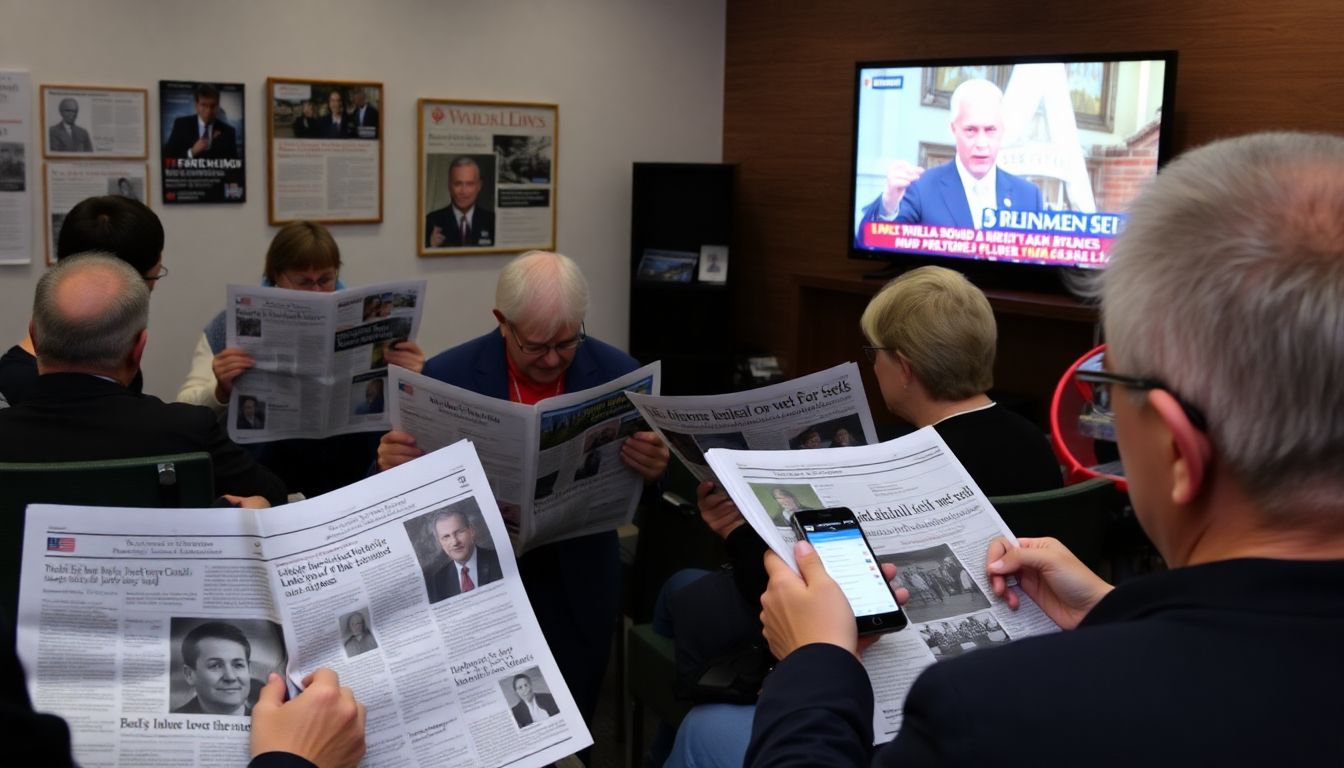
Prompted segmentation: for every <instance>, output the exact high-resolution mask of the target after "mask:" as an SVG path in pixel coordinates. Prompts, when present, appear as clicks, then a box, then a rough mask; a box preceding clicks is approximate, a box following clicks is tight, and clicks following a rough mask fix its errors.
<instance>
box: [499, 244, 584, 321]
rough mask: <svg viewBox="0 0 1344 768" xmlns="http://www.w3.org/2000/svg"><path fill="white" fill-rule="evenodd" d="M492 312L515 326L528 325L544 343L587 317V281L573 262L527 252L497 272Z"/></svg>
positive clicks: (547, 252) (547, 253)
mask: <svg viewBox="0 0 1344 768" xmlns="http://www.w3.org/2000/svg"><path fill="white" fill-rule="evenodd" d="M495 309H497V310H499V312H500V314H502V315H504V317H506V318H508V319H509V320H511V321H512V322H514V323H527V324H528V325H529V326H531V327H532V328H533V329H535V330H534V331H533V332H534V333H539V334H541V336H542V338H538V339H535V341H544V340H546V339H549V338H550V337H552V336H554V335H555V334H557V333H559V332H560V330H561V329H562V328H577V327H578V326H579V324H580V323H582V322H583V318H584V316H585V315H587V314H588V281H587V280H586V279H585V278H584V276H583V271H582V270H580V269H579V265H578V264H575V263H574V261H573V259H570V258H569V257H568V256H563V255H561V254H558V253H551V252H550V251H528V252H527V253H524V254H522V255H521V256H518V257H517V258H515V259H514V260H513V261H510V262H509V263H508V264H506V265H505V266H504V269H503V270H501V271H500V273H499V283H498V285H496V287H495Z"/></svg>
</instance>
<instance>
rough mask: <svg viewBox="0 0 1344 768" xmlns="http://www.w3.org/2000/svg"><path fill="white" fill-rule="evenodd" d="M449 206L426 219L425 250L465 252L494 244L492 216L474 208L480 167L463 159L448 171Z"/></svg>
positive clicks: (488, 211) (454, 163)
mask: <svg viewBox="0 0 1344 768" xmlns="http://www.w3.org/2000/svg"><path fill="white" fill-rule="evenodd" d="M448 192H449V195H450V196H451V197H452V200H453V203H452V205H449V206H447V207H446V208H439V209H437V210H434V211H430V213H429V215H428V216H425V247H426V248H464V247H467V246H473V245H481V246H488V245H494V243H495V212H494V211H491V210H488V209H486V208H482V207H480V206H479V205H477V204H476V203H477V200H478V198H479V197H480V194H481V167H480V166H479V165H477V163H476V161H475V160H473V159H472V158H470V157H468V156H466V155H463V156H462V157H459V158H457V159H456V160H454V161H453V164H452V165H451V166H449V168H448Z"/></svg>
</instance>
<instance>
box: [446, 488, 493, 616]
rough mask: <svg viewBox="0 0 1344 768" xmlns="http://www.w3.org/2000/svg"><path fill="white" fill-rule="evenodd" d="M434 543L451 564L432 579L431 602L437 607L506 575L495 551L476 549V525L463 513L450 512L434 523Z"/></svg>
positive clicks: (458, 510)
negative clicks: (441, 602)
mask: <svg viewBox="0 0 1344 768" xmlns="http://www.w3.org/2000/svg"><path fill="white" fill-rule="evenodd" d="M429 527H430V530H432V531H433V532H434V540H435V541H436V542H438V544H439V546H440V547H442V548H443V554H444V555H447V557H448V562H446V563H444V564H443V565H441V566H439V568H438V570H436V571H434V573H433V574H432V575H431V576H430V579H429V584H428V587H429V602H431V603H437V602H439V601H440V600H447V599H448V598H450V597H456V596H457V595H460V594H462V593H463V592H470V591H472V590H473V589H476V588H477V587H480V586H484V585H486V584H489V583H490V582H492V581H498V580H499V579H500V578H501V577H502V576H503V575H504V572H503V570H502V569H501V568H500V565H499V555H498V554H496V553H495V550H493V549H486V548H485V547H478V546H476V525H475V524H474V523H472V522H471V519H470V518H469V517H467V513H466V512H465V511H463V510H461V509H446V510H443V511H441V512H439V513H438V514H437V515H435V516H434V517H433V518H432V519H431V520H430V526H429Z"/></svg>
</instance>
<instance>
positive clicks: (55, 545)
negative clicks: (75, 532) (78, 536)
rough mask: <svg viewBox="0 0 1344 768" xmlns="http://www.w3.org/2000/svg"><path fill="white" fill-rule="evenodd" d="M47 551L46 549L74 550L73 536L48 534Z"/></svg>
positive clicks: (55, 550)
mask: <svg viewBox="0 0 1344 768" xmlns="http://www.w3.org/2000/svg"><path fill="white" fill-rule="evenodd" d="M47 551H48V552H74V551H75V537H74V536H48V537H47Z"/></svg>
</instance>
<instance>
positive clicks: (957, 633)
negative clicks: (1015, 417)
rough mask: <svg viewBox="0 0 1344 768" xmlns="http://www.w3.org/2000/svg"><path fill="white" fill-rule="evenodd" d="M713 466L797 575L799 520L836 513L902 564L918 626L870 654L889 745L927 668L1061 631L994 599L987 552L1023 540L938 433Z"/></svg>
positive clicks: (725, 460) (763, 454) (725, 453)
mask: <svg viewBox="0 0 1344 768" xmlns="http://www.w3.org/2000/svg"><path fill="white" fill-rule="evenodd" d="M707 458H708V460H709V465H710V467H711V468H712V469H713V470H714V472H715V474H717V475H718V477H719V480H720V482H721V483H722V484H723V486H724V488H725V490H727V491H728V494H729V495H730V496H731V497H732V499H733V501H734V502H735V503H736V504H737V507H738V509H740V510H741V511H742V514H743V516H744V517H746V519H747V522H749V523H751V526H752V527H753V528H754V529H756V532H757V533H759V534H760V535H761V538H762V539H764V540H765V542H766V543H767V544H769V545H770V548H771V549H773V550H774V551H775V552H776V553H778V554H779V556H780V557H782V558H784V560H785V562H787V563H789V565H790V566H792V567H793V568H794V569H795V570H797V563H795V562H794V559H793V544H794V538H795V537H794V534H793V531H792V529H791V528H790V526H789V518H791V517H792V513H793V512H794V511H796V510H799V509H822V508H825V507H849V508H850V509H851V510H853V511H854V515H855V516H856V517H857V518H858V519H859V521H860V524H861V525H862V526H863V532H864V534H866V535H867V537H868V542H869V543H870V544H872V546H873V551H874V552H876V553H877V559H878V560H879V561H880V562H882V563H892V564H894V565H895V566H896V568H897V581H898V582H899V583H900V585H901V586H904V587H906V588H907V589H909V590H910V601H909V602H908V603H906V605H905V606H904V607H903V610H904V611H905V613H906V616H907V617H908V618H909V619H910V625H909V626H908V627H906V628H905V629H904V630H902V631H899V632H893V633H891V634H887V635H883V636H882V638H881V640H879V641H878V642H877V643H876V644H875V645H873V646H872V647H871V648H869V649H868V650H867V651H865V652H864V654H863V664H864V666H865V667H866V668H867V669H868V677H869V679H870V680H871V682H872V685H873V694H874V696H875V701H876V706H875V707H874V709H873V733H874V734H875V735H876V741H877V742H878V743H881V742H885V741H890V740H891V739H892V738H894V737H895V736H896V733H897V732H898V731H899V730H900V727H901V710H902V707H903V706H904V704H905V695H906V694H907V693H908V692H909V690H910V686H911V685H913V684H914V682H915V678H916V677H918V676H919V673H920V672H921V671H922V670H923V669H924V667H926V666H928V665H929V664H932V663H934V662H936V661H940V660H942V659H948V658H952V657H955V656H959V655H961V654H963V653H966V652H968V651H971V650H974V649H976V648H981V647H986V646H993V645H998V644H1000V643H1006V642H1009V641H1010V640H1015V639H1018V638H1022V637H1026V636H1029V635H1036V634H1043V633H1046V632H1053V631H1055V630H1057V629H1058V627H1057V626H1055V623H1054V622H1053V621H1051V620H1050V618H1049V617H1047V616H1046V615H1045V614H1044V613H1043V612H1041V610H1040V608H1039V607H1038V606H1037V605H1036V604H1035V603H1033V602H1032V601H1031V599H1030V598H1028V597H1027V596H1026V595H1025V594H1021V593H1020V592H1019V597H1020V598H1021V600H1022V605H1021V607H1020V608H1019V609H1018V610H1016V611H1014V610H1011V609H1009V608H1008V604H1007V603H1006V602H1005V601H1003V600H1001V599H999V598H997V597H995V596H994V592H993V591H992V590H991V589H990V586H989V578H988V576H987V575H986V573H985V566H986V563H985V554H986V552H987V551H988V549H989V543H990V542H991V541H993V540H994V539H995V538H997V537H999V536H1004V537H1007V538H1008V539H1010V540H1015V537H1014V536H1013V534H1012V532H1011V531H1009V530H1008V526H1007V525H1005V524H1004V522H1003V519H1002V518H1000V517H999V515H998V513H997V512H995V511H994V508H993V507H992V506H991V505H990V503H989V500H988V499H986V498H985V495H984V494H983V493H982V492H981V491H980V488H979V487H978V486H977V485H976V484H975V481H974V480H972V479H971V476H970V475H969V474H967V472H966V470H965V468H964V467H962V466H961V462H959V461H957V458H956V457H955V456H953V455H952V451H951V450H949V449H948V447H947V444H946V443H944V442H943V439H942V437H940V436H939V435H938V432H937V431H935V430H934V429H933V427H925V428H924V429H921V430H919V431H917V432H914V433H913V434H910V435H907V436H905V437H901V438H898V439H896V440H891V441H888V442H885V443H879V444H877V445H870V446H863V447H859V448H831V449H825V450H818V451H806V452H801V453H800V452H786V451H729V450H712V451H710V452H709V454H708V456H707ZM1014 588H1015V587H1014Z"/></svg>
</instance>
